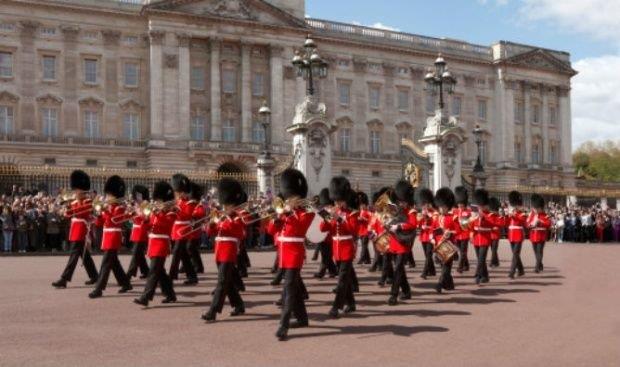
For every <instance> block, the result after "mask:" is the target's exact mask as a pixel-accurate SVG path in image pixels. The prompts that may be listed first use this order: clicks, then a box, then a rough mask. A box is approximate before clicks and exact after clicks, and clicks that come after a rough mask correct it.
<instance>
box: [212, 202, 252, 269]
mask: <svg viewBox="0 0 620 367" xmlns="http://www.w3.org/2000/svg"><path fill="white" fill-rule="evenodd" d="M207 234H208V235H209V236H210V237H215V261H216V262H217V263H236V262H237V253H238V252H239V246H240V245H241V242H243V239H244V238H245V224H244V223H243V221H242V220H241V217H239V216H237V215H236V214H233V215H232V216H225V217H224V218H223V219H222V220H220V221H219V222H218V223H209V225H208V226H207Z"/></svg>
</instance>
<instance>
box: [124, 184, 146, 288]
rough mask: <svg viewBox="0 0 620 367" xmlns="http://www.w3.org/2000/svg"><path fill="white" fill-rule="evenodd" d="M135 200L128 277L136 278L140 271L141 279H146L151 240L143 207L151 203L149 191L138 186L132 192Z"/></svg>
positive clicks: (130, 236)
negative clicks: (148, 245)
mask: <svg viewBox="0 0 620 367" xmlns="http://www.w3.org/2000/svg"><path fill="white" fill-rule="evenodd" d="M131 196H132V198H133V201H134V202H133V206H134V208H133V210H134V215H133V219H132V222H133V223H132V226H131V234H130V235H129V241H130V242H131V243H132V245H133V248H132V249H131V261H130V262H129V268H127V276H129V277H130V278H131V277H135V276H137V275H138V270H140V274H141V276H140V278H146V277H147V276H148V274H149V264H148V262H147V261H146V245H147V242H148V240H149V232H148V216H147V215H146V214H144V213H143V210H142V208H143V205H144V204H145V203H148V201H149V189H148V188H146V187H145V186H142V185H136V186H134V187H133V189H132V190H131Z"/></svg>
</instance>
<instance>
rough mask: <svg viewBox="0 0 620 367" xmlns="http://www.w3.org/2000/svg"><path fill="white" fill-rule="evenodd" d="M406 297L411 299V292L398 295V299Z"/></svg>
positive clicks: (404, 299)
mask: <svg viewBox="0 0 620 367" xmlns="http://www.w3.org/2000/svg"><path fill="white" fill-rule="evenodd" d="M408 299H411V293H403V294H401V296H400V300H401V301H406V300H408Z"/></svg>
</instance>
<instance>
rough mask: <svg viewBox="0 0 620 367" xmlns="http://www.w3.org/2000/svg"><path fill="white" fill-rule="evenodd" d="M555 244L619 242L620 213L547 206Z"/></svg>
mask: <svg viewBox="0 0 620 367" xmlns="http://www.w3.org/2000/svg"><path fill="white" fill-rule="evenodd" d="M548 212H549V214H550V216H551V218H552V219H553V227H552V231H551V237H552V239H553V240H555V241H556V242H560V243H561V242H620V212H619V211H618V210H616V209H609V208H602V207H601V206H600V205H598V204H597V205H594V206H591V207H582V206H569V207H567V206H562V205H559V204H555V203H550V204H549V209H548Z"/></svg>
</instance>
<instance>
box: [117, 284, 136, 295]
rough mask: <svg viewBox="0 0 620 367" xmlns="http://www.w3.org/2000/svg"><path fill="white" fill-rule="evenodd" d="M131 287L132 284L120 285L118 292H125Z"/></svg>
mask: <svg viewBox="0 0 620 367" xmlns="http://www.w3.org/2000/svg"><path fill="white" fill-rule="evenodd" d="M132 289H133V287H132V285H131V284H128V285H125V286H123V287H121V289H119V290H118V293H127V292H129V291H130V290H132Z"/></svg>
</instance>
